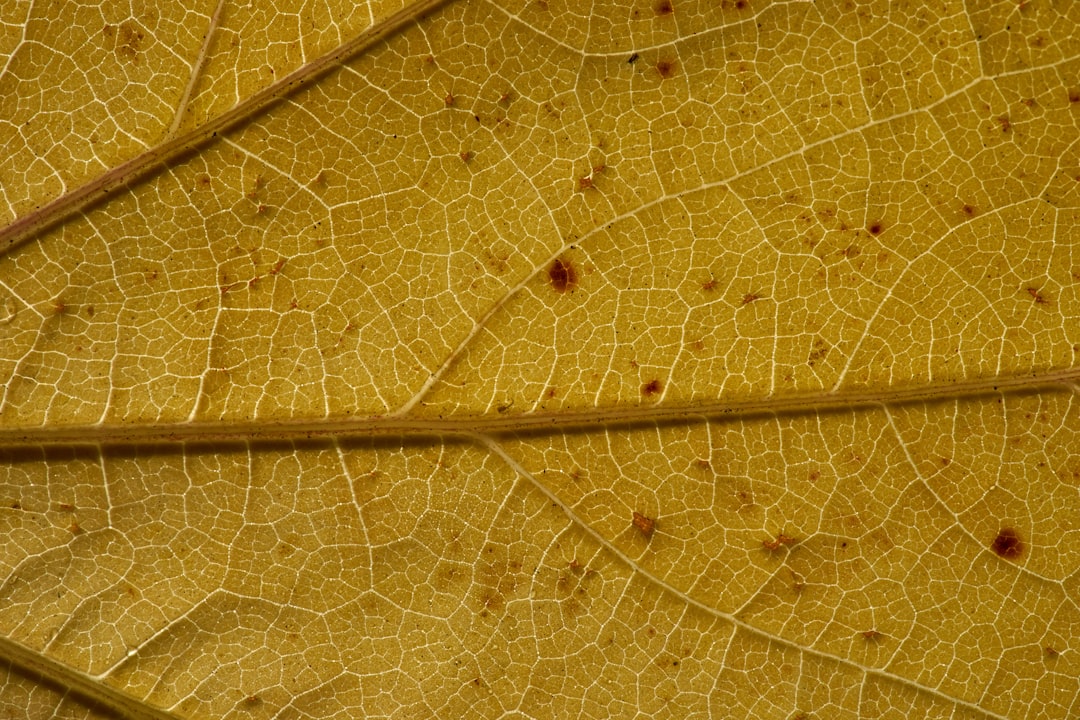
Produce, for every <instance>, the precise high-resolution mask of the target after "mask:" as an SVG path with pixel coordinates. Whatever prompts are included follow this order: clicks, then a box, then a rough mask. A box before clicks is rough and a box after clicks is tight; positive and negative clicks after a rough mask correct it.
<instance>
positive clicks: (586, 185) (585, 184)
mask: <svg viewBox="0 0 1080 720" xmlns="http://www.w3.org/2000/svg"><path fill="white" fill-rule="evenodd" d="M577 187H578V190H589V189H591V188H592V187H593V181H592V175H586V176H585V177H583V178H578V181H577Z"/></svg>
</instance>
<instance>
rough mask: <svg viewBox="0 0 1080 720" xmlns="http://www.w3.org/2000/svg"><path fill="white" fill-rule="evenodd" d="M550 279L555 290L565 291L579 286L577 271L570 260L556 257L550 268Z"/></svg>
mask: <svg viewBox="0 0 1080 720" xmlns="http://www.w3.org/2000/svg"><path fill="white" fill-rule="evenodd" d="M548 280H549V281H550V282H551V287H552V288H554V289H555V292H559V293H565V292H567V291H571V290H573V289H574V288H576V287H577V282H578V278H577V271H576V270H574V266H573V265H572V264H571V263H570V261H569V260H563V259H562V258H555V262H553V263H551V267H549V268H548Z"/></svg>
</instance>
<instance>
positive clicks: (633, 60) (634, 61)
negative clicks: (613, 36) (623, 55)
mask: <svg viewBox="0 0 1080 720" xmlns="http://www.w3.org/2000/svg"><path fill="white" fill-rule="evenodd" d="M639 57H641V56H640V55H638V54H637V53H634V54H633V55H631V56H630V59H629V60H627V61H626V62H628V63H630V64H631V65H633V64H634V63H636V62H637V61H638V58H639Z"/></svg>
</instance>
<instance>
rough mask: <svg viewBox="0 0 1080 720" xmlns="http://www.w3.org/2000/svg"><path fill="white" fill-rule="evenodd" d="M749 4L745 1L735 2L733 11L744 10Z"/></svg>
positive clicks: (738, 0)
mask: <svg viewBox="0 0 1080 720" xmlns="http://www.w3.org/2000/svg"><path fill="white" fill-rule="evenodd" d="M749 4H750V3H748V2H746V0H736V2H735V9H736V10H745V9H746V6H747V5H749Z"/></svg>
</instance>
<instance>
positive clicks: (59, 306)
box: [52, 297, 68, 315]
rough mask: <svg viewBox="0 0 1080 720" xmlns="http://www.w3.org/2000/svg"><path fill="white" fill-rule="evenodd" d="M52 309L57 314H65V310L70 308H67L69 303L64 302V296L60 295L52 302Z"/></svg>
mask: <svg viewBox="0 0 1080 720" xmlns="http://www.w3.org/2000/svg"><path fill="white" fill-rule="evenodd" d="M52 309H53V312H54V313H55V314H57V315H63V314H64V313H65V312H67V309H68V308H67V303H66V302H64V299H63V298H59V297H58V298H56V299H55V300H53V302H52Z"/></svg>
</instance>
